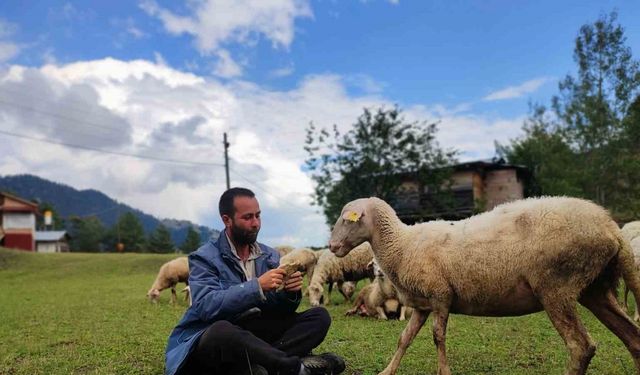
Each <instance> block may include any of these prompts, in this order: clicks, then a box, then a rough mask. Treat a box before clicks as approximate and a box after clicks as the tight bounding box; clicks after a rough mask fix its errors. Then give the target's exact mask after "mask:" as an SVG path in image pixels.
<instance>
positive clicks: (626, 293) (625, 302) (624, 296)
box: [622, 283, 629, 313]
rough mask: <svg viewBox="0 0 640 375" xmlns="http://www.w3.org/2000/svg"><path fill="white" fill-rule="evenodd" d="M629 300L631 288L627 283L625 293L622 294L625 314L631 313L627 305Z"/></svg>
mask: <svg viewBox="0 0 640 375" xmlns="http://www.w3.org/2000/svg"><path fill="white" fill-rule="evenodd" d="M628 298H629V287H628V286H627V283H625V284H624V292H623V293H622V301H623V302H624V307H623V310H624V312H626V313H628V312H629V304H627V299H628Z"/></svg>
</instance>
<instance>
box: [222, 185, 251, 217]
mask: <svg viewBox="0 0 640 375" xmlns="http://www.w3.org/2000/svg"><path fill="white" fill-rule="evenodd" d="M255 196H256V195H255V194H254V193H253V191H251V190H249V189H245V188H241V187H234V188H231V189H229V190H227V191H225V192H224V193H222V196H221V197H220V202H219V203H218V210H219V211H220V216H222V215H227V216H229V217H233V214H234V213H235V207H234V206H233V200H234V199H235V197H248V198H253V197H255Z"/></svg>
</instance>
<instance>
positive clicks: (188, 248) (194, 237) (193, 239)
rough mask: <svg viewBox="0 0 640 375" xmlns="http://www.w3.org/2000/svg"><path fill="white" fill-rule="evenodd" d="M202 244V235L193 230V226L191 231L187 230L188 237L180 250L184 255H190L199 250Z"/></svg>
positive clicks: (190, 227) (190, 228)
mask: <svg viewBox="0 0 640 375" xmlns="http://www.w3.org/2000/svg"><path fill="white" fill-rule="evenodd" d="M201 244H202V241H201V240H200V234H199V233H198V232H197V231H196V230H195V229H193V227H192V226H189V229H188V230H187V237H186V238H185V239H184V242H183V243H182V245H181V246H180V249H181V250H182V252H183V253H187V254H188V253H191V252H193V251H195V250H197V249H198V248H199V247H200V245H201Z"/></svg>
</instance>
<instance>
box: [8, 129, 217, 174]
mask: <svg viewBox="0 0 640 375" xmlns="http://www.w3.org/2000/svg"><path fill="white" fill-rule="evenodd" d="M0 134H4V135H8V136H11V137H17V138H24V139H29V140H32V141H38V142H44V143H51V144H55V145H60V146H65V147H71V148H78V149H81V150H87V151H95V152H101V153H104V154H111V155H118V156H127V157H131V158H138V159H148V160H154V161H161V162H167V163H175V164H186V165H204V166H213V167H224V164H220V163H207V162H199V161H187V160H178V159H166V158H159V157H156V156H147V155H139V154H131V153H126V152H118V151H109V150H103V149H99V148H92V147H87V146H81V145H75V144H71V143H65V142H58V141H51V140H47V139H41V138H36V137H31V136H28V135H25V134H18V133H12V132H8V131H5V130H0Z"/></svg>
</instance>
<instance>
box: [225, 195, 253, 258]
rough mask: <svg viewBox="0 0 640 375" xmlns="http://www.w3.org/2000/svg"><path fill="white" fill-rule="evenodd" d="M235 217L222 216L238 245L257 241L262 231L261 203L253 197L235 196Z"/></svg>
mask: <svg viewBox="0 0 640 375" xmlns="http://www.w3.org/2000/svg"><path fill="white" fill-rule="evenodd" d="M233 207H234V208H235V213H234V214H233V217H232V218H231V217H229V216H227V215H223V216H222V220H223V221H224V224H225V227H226V228H227V229H229V232H230V233H229V234H230V237H231V239H232V240H233V242H234V243H235V244H236V245H239V246H243V245H250V244H252V243H254V242H256V239H257V238H258V232H259V231H260V205H259V204H258V200H257V199H256V198H255V197H253V198H249V197H242V196H240V197H235V198H234V200H233Z"/></svg>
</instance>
